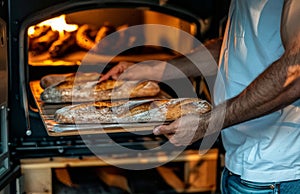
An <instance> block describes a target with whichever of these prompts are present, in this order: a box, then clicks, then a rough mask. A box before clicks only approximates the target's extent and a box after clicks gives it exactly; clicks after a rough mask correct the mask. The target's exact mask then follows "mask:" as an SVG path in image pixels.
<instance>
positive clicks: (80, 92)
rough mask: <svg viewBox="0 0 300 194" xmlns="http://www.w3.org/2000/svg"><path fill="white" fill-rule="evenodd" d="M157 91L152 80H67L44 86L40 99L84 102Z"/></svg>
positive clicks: (144, 94)
mask: <svg viewBox="0 0 300 194" xmlns="http://www.w3.org/2000/svg"><path fill="white" fill-rule="evenodd" d="M159 92H160V87H159V85H158V84H157V83H156V82H153V81H142V82H139V81H116V80H106V81H103V82H100V83H99V82H97V81H92V82H81V81H80V82H77V81H75V82H73V81H68V80H67V81H62V82H59V83H58V84H55V85H51V86H49V87H47V88H45V90H44V91H43V92H42V94H41V100H42V101H43V102H45V103H66V102H86V101H100V100H110V99H128V98H137V97H153V96H156V95H157V94H158V93H159Z"/></svg>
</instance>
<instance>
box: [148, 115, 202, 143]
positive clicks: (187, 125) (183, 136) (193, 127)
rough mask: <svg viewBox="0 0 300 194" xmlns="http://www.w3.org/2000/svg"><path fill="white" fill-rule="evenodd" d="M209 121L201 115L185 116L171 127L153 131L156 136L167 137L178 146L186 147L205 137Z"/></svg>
mask: <svg viewBox="0 0 300 194" xmlns="http://www.w3.org/2000/svg"><path fill="white" fill-rule="evenodd" d="M207 126H208V122H207V119H206V118H204V117H201V116H199V115H186V116H183V117H181V118H179V119H177V120H175V121H174V122H172V123H171V124H169V125H161V126H158V127H156V128H154V129H153V133H154V135H165V136H166V137H167V138H168V139H169V141H170V142H171V143H172V144H174V145H176V146H186V145H190V144H192V143H194V142H195V141H197V140H199V139H201V138H203V137H204V135H205V132H206V129H207Z"/></svg>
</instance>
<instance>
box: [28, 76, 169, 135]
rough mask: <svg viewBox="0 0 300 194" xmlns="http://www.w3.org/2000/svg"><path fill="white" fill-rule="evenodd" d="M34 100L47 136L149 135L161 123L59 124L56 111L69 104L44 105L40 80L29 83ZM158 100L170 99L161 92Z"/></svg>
mask: <svg viewBox="0 0 300 194" xmlns="http://www.w3.org/2000/svg"><path fill="white" fill-rule="evenodd" d="M29 85H30V89H31V92H32V94H33V97H34V100H35V102H36V105H37V107H38V111H39V114H40V116H41V118H42V121H43V123H44V125H45V128H46V130H47V133H48V135H49V136H72V135H79V134H80V135H88V134H100V133H122V132H126V133H128V132H131V133H139V134H150V133H152V129H153V128H154V127H155V126H158V125H161V124H162V122H147V123H105V124H59V123H57V122H55V121H54V114H55V112H56V110H58V109H60V108H63V107H64V106H68V105H71V103H57V104H49V103H44V102H43V101H42V100H41V99H40V95H41V93H42V92H43V88H41V86H40V80H35V81H31V82H30V83H29ZM156 97H157V98H160V99H166V98H171V96H170V95H168V94H167V93H166V92H164V91H161V92H160V93H159V94H158V95H157V96H156Z"/></svg>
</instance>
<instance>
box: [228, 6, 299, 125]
mask: <svg viewBox="0 0 300 194" xmlns="http://www.w3.org/2000/svg"><path fill="white" fill-rule="evenodd" d="M299 18H300V1H298V0H286V1H285V4H284V8H283V15H282V22H281V31H282V33H281V35H282V41H283V45H284V47H285V52H284V54H283V55H282V57H281V58H279V59H278V60H277V61H275V62H274V63H273V64H272V65H270V67H269V68H267V69H266V70H265V71H264V72H263V73H262V74H261V75H260V76H259V77H258V78H257V79H255V80H254V81H253V82H252V83H251V84H250V85H249V86H248V87H247V88H246V89H245V90H244V91H243V92H242V93H241V94H239V95H238V96H237V97H235V98H233V99H230V100H228V101H227V110H226V115H225V123H224V127H227V126H230V125H233V124H237V123H240V122H243V121H247V120H250V119H253V118H256V117H260V116H262V115H265V114H268V113H270V112H273V111H276V110H279V109H281V108H283V107H285V106H286V105H288V104H291V103H292V102H294V101H295V100H297V99H299V97H300V22H299Z"/></svg>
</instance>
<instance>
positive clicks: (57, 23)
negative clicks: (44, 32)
mask: <svg viewBox="0 0 300 194" xmlns="http://www.w3.org/2000/svg"><path fill="white" fill-rule="evenodd" d="M65 18H66V15H64V14H63V15H61V16H59V17H55V18H52V19H49V20H45V21H43V22H41V23H39V24H37V25H36V26H51V29H52V30H53V31H58V32H59V34H60V36H63V34H64V31H67V32H72V31H75V30H77V28H78V25H76V24H67V23H66V19H65ZM34 31H35V29H34V26H30V27H29V28H28V35H31V34H34Z"/></svg>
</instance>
